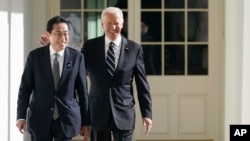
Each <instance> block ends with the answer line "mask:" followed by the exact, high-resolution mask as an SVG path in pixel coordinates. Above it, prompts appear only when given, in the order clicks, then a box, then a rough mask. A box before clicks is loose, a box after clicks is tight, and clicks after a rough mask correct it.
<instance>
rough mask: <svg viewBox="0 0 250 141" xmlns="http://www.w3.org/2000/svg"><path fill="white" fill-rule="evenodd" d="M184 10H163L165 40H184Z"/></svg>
mask: <svg viewBox="0 0 250 141" xmlns="http://www.w3.org/2000/svg"><path fill="white" fill-rule="evenodd" d="M184 20H185V18H184V12H165V21H164V23H165V33H164V35H165V41H166V42H174V41H175V42H176V41H184V39H185V38H184V36H185V33H184V32H185V30H184V27H185V24H184V23H185V22H184Z"/></svg>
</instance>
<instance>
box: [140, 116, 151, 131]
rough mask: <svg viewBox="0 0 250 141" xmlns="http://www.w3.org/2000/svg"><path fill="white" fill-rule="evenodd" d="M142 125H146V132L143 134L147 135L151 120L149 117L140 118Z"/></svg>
mask: <svg viewBox="0 0 250 141" xmlns="http://www.w3.org/2000/svg"><path fill="white" fill-rule="evenodd" d="M142 123H143V126H146V132H145V134H146V135H148V133H149V132H150V130H151V128H152V120H151V119H150V118H143V119H142Z"/></svg>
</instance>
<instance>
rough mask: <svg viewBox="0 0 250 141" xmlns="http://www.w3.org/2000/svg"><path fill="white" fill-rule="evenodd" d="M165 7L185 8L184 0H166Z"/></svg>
mask: <svg viewBox="0 0 250 141" xmlns="http://www.w3.org/2000/svg"><path fill="white" fill-rule="evenodd" d="M164 2H165V8H184V0H165V1H164Z"/></svg>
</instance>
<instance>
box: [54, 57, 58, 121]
mask: <svg viewBox="0 0 250 141" xmlns="http://www.w3.org/2000/svg"><path fill="white" fill-rule="evenodd" d="M57 57H58V54H57V53H55V59H54V61H53V79H54V85H55V90H57V87H58V83H59V80H60V71H59V62H58V60H57ZM58 117H59V113H58V109H57V105H56V103H55V105H54V111H53V119H55V120H56V119H57V118H58Z"/></svg>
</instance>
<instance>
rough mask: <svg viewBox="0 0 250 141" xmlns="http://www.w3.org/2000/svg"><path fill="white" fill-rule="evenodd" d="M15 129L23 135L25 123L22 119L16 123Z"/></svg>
mask: <svg viewBox="0 0 250 141" xmlns="http://www.w3.org/2000/svg"><path fill="white" fill-rule="evenodd" d="M16 127H17V128H18V129H19V131H20V132H21V133H22V134H23V133H24V131H25V130H26V121H25V120H24V119H19V120H17V121H16Z"/></svg>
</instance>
